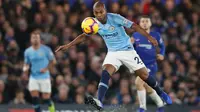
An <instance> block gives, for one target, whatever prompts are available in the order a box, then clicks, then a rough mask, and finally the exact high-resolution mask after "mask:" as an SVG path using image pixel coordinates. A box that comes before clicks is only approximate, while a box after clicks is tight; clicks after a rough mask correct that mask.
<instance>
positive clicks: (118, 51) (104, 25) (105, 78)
mask: <svg viewBox="0 0 200 112" xmlns="http://www.w3.org/2000/svg"><path fill="white" fill-rule="evenodd" d="M93 13H94V15H95V17H96V19H95V20H96V21H97V23H98V24H99V26H100V28H99V31H98V33H99V35H100V36H101V37H102V38H103V39H104V41H105V43H106V46H107V48H108V53H107V55H106V58H105V60H104V62H103V71H102V76H101V81H100V83H99V88H98V99H96V98H93V97H91V96H86V104H91V105H93V106H94V107H95V108H96V109H98V110H101V109H102V108H103V104H102V102H103V99H104V96H105V94H106V91H107V89H108V88H109V87H108V82H109V79H110V77H111V76H112V74H114V73H115V72H116V71H117V70H118V69H119V67H120V66H121V65H122V64H123V65H125V66H126V67H128V69H129V70H130V72H135V73H136V75H138V76H139V77H140V78H141V79H142V80H144V81H145V82H146V83H147V84H148V85H149V86H151V87H152V88H153V89H155V90H156V92H157V93H158V94H159V96H160V97H161V98H162V99H163V100H164V101H165V102H166V103H167V104H172V101H171V99H170V97H169V96H168V95H167V94H166V93H165V92H164V91H163V90H162V89H160V87H159V86H158V83H157V82H156V80H155V79H154V78H153V77H152V76H151V75H148V72H147V69H146V67H145V65H144V63H143V62H142V60H141V59H140V57H139V56H138V54H137V53H136V51H135V50H134V48H133V45H132V43H131V41H130V37H129V36H128V35H127V34H126V32H125V29H124V27H126V28H132V29H134V30H135V31H137V32H140V33H141V34H142V35H144V36H145V37H147V39H148V40H149V41H150V42H151V43H152V44H153V45H155V46H157V45H158V43H157V41H156V39H154V38H153V37H151V36H150V35H149V34H148V33H147V32H146V31H145V30H143V29H142V28H141V27H140V26H138V25H137V24H135V23H133V22H131V21H129V20H128V19H126V18H124V17H122V16H120V15H118V14H113V13H107V12H106V8H105V5H104V4H103V3H101V2H96V3H95V4H94V6H93ZM87 38H89V37H88V36H87V35H86V34H84V33H83V34H81V35H79V36H78V37H77V38H76V39H74V40H73V41H72V42H70V43H69V44H67V45H62V46H60V47H59V48H58V49H57V50H56V52H58V51H60V50H63V51H65V50H67V49H68V48H70V47H71V46H73V45H76V44H78V43H81V42H83V41H85V40H87Z"/></svg>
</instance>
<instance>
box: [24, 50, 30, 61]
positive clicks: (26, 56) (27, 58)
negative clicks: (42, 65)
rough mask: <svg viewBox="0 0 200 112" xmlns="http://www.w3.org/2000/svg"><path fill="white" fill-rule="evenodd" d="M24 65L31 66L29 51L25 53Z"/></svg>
mask: <svg viewBox="0 0 200 112" xmlns="http://www.w3.org/2000/svg"><path fill="white" fill-rule="evenodd" d="M24 63H25V64H30V59H29V57H28V52H27V50H26V51H25V52H24Z"/></svg>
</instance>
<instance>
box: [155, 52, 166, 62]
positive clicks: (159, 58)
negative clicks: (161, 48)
mask: <svg viewBox="0 0 200 112" xmlns="http://www.w3.org/2000/svg"><path fill="white" fill-rule="evenodd" d="M156 58H157V60H158V61H162V60H164V56H163V55H162V54H157V55H156Z"/></svg>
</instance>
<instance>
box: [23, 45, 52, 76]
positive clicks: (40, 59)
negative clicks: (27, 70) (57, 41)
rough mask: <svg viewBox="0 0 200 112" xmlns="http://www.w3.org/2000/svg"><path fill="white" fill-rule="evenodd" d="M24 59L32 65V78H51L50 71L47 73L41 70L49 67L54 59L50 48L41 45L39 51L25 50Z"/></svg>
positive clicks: (31, 48) (30, 48)
mask: <svg viewBox="0 0 200 112" xmlns="http://www.w3.org/2000/svg"><path fill="white" fill-rule="evenodd" d="M24 58H25V60H24V62H25V63H26V64H29V65H31V76H30V78H35V79H46V78H50V73H49V71H47V72H45V73H41V72H40V70H41V69H43V68H47V67H48V64H49V61H51V60H53V59H54V55H53V53H52V51H51V49H50V48H49V47H47V46H45V45H41V46H40V48H39V49H37V50H35V49H33V47H29V48H27V49H26V50H25V53H24Z"/></svg>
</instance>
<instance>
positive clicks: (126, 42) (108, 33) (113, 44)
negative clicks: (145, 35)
mask: <svg viewBox="0 0 200 112" xmlns="http://www.w3.org/2000/svg"><path fill="white" fill-rule="evenodd" d="M96 21H97V22H98V24H99V26H100V27H99V31H98V33H99V35H100V36H101V37H102V38H103V39H104V41H105V43H106V46H107V48H108V51H128V50H133V49H134V48H133V46H132V43H131V41H130V37H129V36H128V35H127V34H126V31H125V29H124V27H126V28H130V27H131V26H132V24H133V22H132V21H130V20H128V19H126V18H124V17H122V16H120V15H119V14H113V13H107V21H106V24H102V23H100V22H99V21H98V20H97V19H96Z"/></svg>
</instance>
